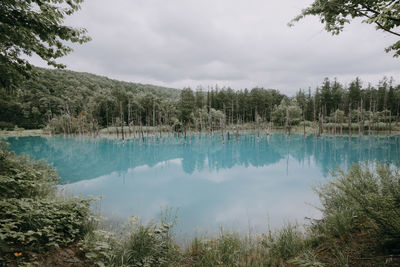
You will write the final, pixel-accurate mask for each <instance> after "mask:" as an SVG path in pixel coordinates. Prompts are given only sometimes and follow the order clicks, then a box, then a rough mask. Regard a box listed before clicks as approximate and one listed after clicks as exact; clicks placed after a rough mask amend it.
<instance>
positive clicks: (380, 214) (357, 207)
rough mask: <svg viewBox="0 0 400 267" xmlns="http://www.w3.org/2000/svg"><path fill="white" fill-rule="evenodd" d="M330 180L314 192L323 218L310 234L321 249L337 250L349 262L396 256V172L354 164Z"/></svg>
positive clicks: (399, 242) (399, 224)
mask: <svg viewBox="0 0 400 267" xmlns="http://www.w3.org/2000/svg"><path fill="white" fill-rule="evenodd" d="M333 177H334V179H333V180H332V181H331V182H329V183H327V184H325V185H323V186H321V187H319V188H318V189H317V190H316V191H317V193H318V194H319V196H320V199H321V203H322V209H321V210H322V212H323V218H322V219H321V220H317V221H315V222H314V224H313V225H312V226H311V229H310V230H311V233H312V235H313V237H314V238H316V239H317V240H319V241H318V242H319V245H320V247H321V246H323V247H325V248H329V249H334V250H335V249H337V250H338V251H339V252H340V253H342V254H345V255H346V257H348V258H350V259H351V258H357V257H358V258H362V257H366V256H369V257H370V258H374V256H375V258H379V257H381V258H383V259H384V258H385V257H386V256H385V255H391V254H399V253H400V174H399V169H394V167H390V166H389V165H377V166H376V168H375V170H373V169H370V168H369V167H368V166H365V165H361V164H355V165H353V166H351V168H350V170H349V171H348V172H343V171H339V172H336V173H333ZM341 246H342V247H341Z"/></svg>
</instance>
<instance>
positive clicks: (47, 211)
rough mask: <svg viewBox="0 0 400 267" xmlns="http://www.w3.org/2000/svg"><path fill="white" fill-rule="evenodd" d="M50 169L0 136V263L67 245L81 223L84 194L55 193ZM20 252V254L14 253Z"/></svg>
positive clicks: (85, 202) (76, 237)
mask: <svg viewBox="0 0 400 267" xmlns="http://www.w3.org/2000/svg"><path fill="white" fill-rule="evenodd" d="M58 180H59V177H58V176H57V174H56V172H55V170H53V169H52V168H51V167H50V166H49V165H47V164H45V163H44V162H34V161H31V160H29V158H28V157H27V156H20V157H18V156H16V155H15V153H12V152H9V151H8V150H7V144H5V143H4V142H0V239H1V241H0V265H2V264H4V265H5V263H7V262H8V263H10V262H12V261H13V260H15V257H16V256H15V255H14V253H17V254H16V255H19V256H22V257H21V258H23V259H26V260H28V258H29V255H30V254H31V253H47V252H49V251H51V250H52V249H54V248H59V247H63V246H67V245H70V244H72V243H75V242H77V241H78V240H79V239H81V238H82V237H83V235H84V234H85V232H86V229H87V222H88V218H89V210H90V200H82V199H79V198H63V197H60V196H56V181H58ZM19 253H21V254H19Z"/></svg>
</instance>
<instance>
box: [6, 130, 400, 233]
mask: <svg viewBox="0 0 400 267" xmlns="http://www.w3.org/2000/svg"><path fill="white" fill-rule="evenodd" d="M225 141H226V143H225V144H223V143H222V140H221V136H219V135H216V136H209V135H191V136H189V137H188V140H187V142H186V145H185V142H184V140H183V138H182V137H178V136H173V135H170V136H164V137H163V138H161V139H159V138H155V137H150V138H146V139H145V144H143V143H142V141H141V140H128V141H127V142H125V143H122V142H121V141H116V140H108V139H91V138H84V137H76V138H64V137H49V138H43V137H20V138H9V139H8V142H10V144H11V146H10V148H11V149H12V150H14V151H16V152H17V153H21V152H23V153H27V154H29V155H31V156H32V157H34V158H36V159H40V158H44V159H47V160H48V161H49V162H52V163H53V164H54V166H55V167H56V168H57V170H58V172H59V174H60V176H61V177H62V179H63V182H64V183H68V184H67V185H65V186H64V188H65V189H66V190H68V191H70V192H74V193H79V194H83V195H103V196H104V197H105V198H104V199H103V200H102V201H101V212H102V213H103V214H104V215H106V216H107V217H109V218H113V219H114V220H123V219H125V218H127V217H129V216H131V215H139V216H140V217H142V218H144V219H151V218H156V217H157V215H158V214H159V212H160V207H165V206H167V205H168V206H173V207H178V206H179V207H181V208H180V211H179V218H180V222H181V223H180V226H179V229H180V231H182V233H188V232H191V231H192V230H193V228H195V227H199V228H200V229H208V230H215V229H217V227H218V226H219V225H225V226H227V227H230V228H234V229H241V230H246V229H247V228H248V226H249V225H250V226H252V227H254V228H255V231H262V230H265V228H266V224H267V217H269V218H270V223H271V225H272V226H277V225H280V224H282V222H283V221H285V220H298V221H302V220H303V218H304V216H308V217H313V216H317V215H318V213H317V211H316V210H315V209H314V208H312V207H311V206H308V205H306V204H305V203H306V202H307V203H312V204H316V203H317V199H316V196H315V194H314V193H313V192H312V191H311V188H310V186H311V185H313V184H315V183H316V182H320V181H323V180H324V179H325V178H324V177H325V176H326V174H327V172H328V170H329V169H332V168H336V167H337V166H340V167H343V168H346V167H347V166H349V164H351V163H353V162H358V161H375V160H376V159H378V160H384V161H390V162H392V163H393V164H396V165H398V164H399V162H400V153H399V149H400V144H399V137H373V136H366V137H351V138H349V137H336V138H335V137H321V138H317V137H315V136H306V137H303V136H302V135H292V136H291V137H290V138H289V137H287V136H285V135H282V134H272V135H271V136H269V137H257V136H254V135H251V134H245V135H239V136H233V137H232V138H231V140H229V141H227V140H225ZM267 215H268V216H267Z"/></svg>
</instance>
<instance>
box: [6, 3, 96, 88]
mask: <svg viewBox="0 0 400 267" xmlns="http://www.w3.org/2000/svg"><path fill="white" fill-rule="evenodd" d="M81 2H82V0H69V1H65V0H45V1H39V0H29V1H22V0H5V1H1V4H0V14H2V15H1V18H0V32H1V35H0V62H1V64H0V66H1V67H0V73H1V75H0V77H1V79H0V86H1V87H5V88H8V87H11V86H13V85H15V84H16V83H17V82H19V80H20V79H21V76H25V77H29V76H30V75H31V71H32V65H31V64H30V63H29V62H28V60H26V59H24V58H23V57H22V55H23V54H25V55H28V56H31V55H32V54H36V55H38V56H39V57H40V58H42V59H43V60H44V61H46V62H47V64H49V65H51V66H54V67H57V68H62V67H64V65H62V64H58V63H57V62H56V61H55V60H56V59H57V58H60V57H62V56H65V55H67V54H68V53H70V52H71V51H72V48H70V47H68V46H67V45H66V44H65V41H70V42H72V43H81V44H82V43H84V42H87V41H89V40H90V38H89V37H87V36H86V30H85V29H78V28H73V27H70V26H66V25H64V24H63V23H64V19H65V17H66V16H69V15H72V14H73V13H74V12H76V11H77V10H78V9H79V8H80V4H81Z"/></svg>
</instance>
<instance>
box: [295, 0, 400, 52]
mask: <svg viewBox="0 0 400 267" xmlns="http://www.w3.org/2000/svg"><path fill="white" fill-rule="evenodd" d="M310 15H312V16H318V17H319V18H320V21H321V23H324V24H325V30H326V31H328V32H331V33H332V34H339V33H340V32H341V31H342V30H343V29H344V25H345V24H346V23H350V21H351V20H352V19H355V18H363V19H364V20H363V22H364V23H368V24H375V26H376V28H377V30H382V31H385V32H388V33H391V34H393V35H396V36H398V37H400V32H399V31H398V28H399V26H400V4H399V1H395V0H368V1H365V0H329V1H327V0H314V2H313V3H312V4H311V5H310V6H309V7H307V8H306V9H303V11H302V12H301V14H300V15H298V16H297V17H295V18H294V19H293V20H292V21H291V22H290V23H289V26H292V25H293V24H294V22H297V21H299V20H301V19H303V18H304V17H306V16H310ZM390 51H393V52H394V56H395V57H398V56H400V41H397V42H395V43H394V44H393V45H391V46H389V47H388V48H386V52H390Z"/></svg>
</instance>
